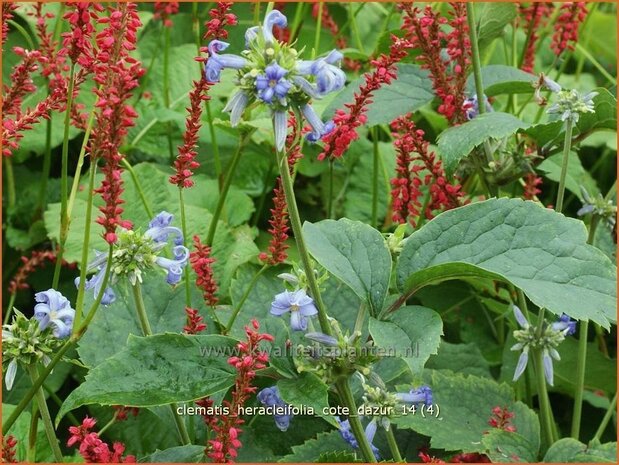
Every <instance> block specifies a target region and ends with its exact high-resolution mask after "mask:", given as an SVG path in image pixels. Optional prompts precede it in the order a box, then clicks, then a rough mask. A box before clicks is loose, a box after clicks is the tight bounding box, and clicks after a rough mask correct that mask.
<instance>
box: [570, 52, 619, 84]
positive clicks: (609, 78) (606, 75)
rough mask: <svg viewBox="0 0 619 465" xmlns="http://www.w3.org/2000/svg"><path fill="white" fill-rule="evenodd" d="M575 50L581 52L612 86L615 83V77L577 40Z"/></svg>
mask: <svg viewBox="0 0 619 465" xmlns="http://www.w3.org/2000/svg"><path fill="white" fill-rule="evenodd" d="M576 50H578V51H579V52H580V53H582V54H583V56H584V57H585V58H587V60H589V61H590V62H591V64H592V65H593V66H595V68H596V69H597V70H598V71H599V72H600V74H601V75H602V76H604V78H606V80H607V81H608V82H610V83H611V84H612V85H613V86H616V85H617V79H616V78H614V77H613V76H612V75H611V74H610V73H609V72H608V71H606V69H605V68H604V67H603V66H602V65H601V64H600V62H599V61H597V60H596V59H595V57H594V56H593V55H592V54H591V53H590V52H589V51H588V50H587V49H586V48H585V47H584V46H582V45H581V44H579V43H578V42H576Z"/></svg>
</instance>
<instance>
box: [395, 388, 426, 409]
mask: <svg viewBox="0 0 619 465" xmlns="http://www.w3.org/2000/svg"><path fill="white" fill-rule="evenodd" d="M395 397H396V399H398V400H399V401H400V402H405V403H407V404H424V405H426V407H429V406H431V405H432V388H430V386H421V387H418V388H417V389H411V390H410V391H409V392H407V393H401V392H399V393H397V394H395Z"/></svg>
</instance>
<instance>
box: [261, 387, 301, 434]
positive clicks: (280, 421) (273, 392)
mask: <svg viewBox="0 0 619 465" xmlns="http://www.w3.org/2000/svg"><path fill="white" fill-rule="evenodd" d="M257 397H258V400H259V401H260V402H261V403H262V405H264V406H265V407H286V406H287V405H288V404H286V402H284V400H283V399H282V398H281V396H280V395H279V389H278V388H277V386H274V387H268V388H265V389H263V390H262V391H260V392H259V393H258V396H257ZM292 417H293V415H292V414H278V413H275V414H273V418H274V419H275V424H276V425H277V427H278V428H279V429H280V430H281V431H286V430H287V429H288V427H289V426H290V420H292Z"/></svg>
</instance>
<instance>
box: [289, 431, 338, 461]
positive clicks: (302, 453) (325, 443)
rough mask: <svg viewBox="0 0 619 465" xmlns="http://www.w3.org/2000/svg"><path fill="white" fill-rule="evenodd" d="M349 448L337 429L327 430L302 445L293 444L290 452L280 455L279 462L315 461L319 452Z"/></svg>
mask: <svg viewBox="0 0 619 465" xmlns="http://www.w3.org/2000/svg"><path fill="white" fill-rule="evenodd" d="M349 450H350V446H348V445H347V444H346V442H344V440H343V439H342V436H341V434H340V432H339V431H329V432H327V433H321V434H319V435H318V436H316V438H313V439H309V440H308V441H306V442H305V443H304V444H302V445H299V446H293V447H292V453H291V454H289V455H286V456H285V457H282V458H281V459H280V460H279V462H296V463H309V462H315V461H316V460H317V459H318V457H320V455H321V454H324V453H330V452H335V451H349Z"/></svg>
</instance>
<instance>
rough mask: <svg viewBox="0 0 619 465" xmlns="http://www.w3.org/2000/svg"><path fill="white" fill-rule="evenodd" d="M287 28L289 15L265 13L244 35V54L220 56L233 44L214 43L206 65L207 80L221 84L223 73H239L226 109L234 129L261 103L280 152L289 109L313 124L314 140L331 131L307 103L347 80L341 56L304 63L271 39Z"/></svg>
mask: <svg viewBox="0 0 619 465" xmlns="http://www.w3.org/2000/svg"><path fill="white" fill-rule="evenodd" d="M286 25H287V19H286V17H285V16H284V15H283V14H282V13H281V12H279V11H278V10H273V11H271V12H269V13H268V14H267V16H266V18H265V20H264V24H263V25H262V26H254V27H251V28H249V29H248V30H247V31H246V33H245V46H246V49H245V50H244V51H242V52H241V54H240V55H233V54H227V53H222V52H223V51H224V50H226V49H227V48H228V46H229V44H228V43H227V42H223V41H221V40H213V41H211V42H210V43H209V45H208V52H209V58H208V60H207V61H206V65H205V77H206V80H207V81H209V82H219V81H220V78H221V72H222V71H223V70H224V69H234V70H237V71H238V74H237V82H236V84H237V86H238V88H239V90H238V91H237V92H236V93H235V94H234V95H233V96H232V97H231V98H230V99H229V101H228V104H227V105H226V107H225V108H224V111H226V112H229V113H230V122H231V124H232V126H236V125H238V123H239V121H240V120H241V118H242V116H243V113H244V111H245V109H246V108H247V107H248V106H250V105H254V104H256V103H258V104H264V105H267V106H268V107H269V108H270V110H271V113H272V117H273V125H274V131H275V145H276V148H277V150H279V151H281V150H283V149H284V146H285V143H286V132H287V119H288V118H287V115H288V112H289V111H290V110H293V111H295V112H296V113H300V114H302V115H303V117H304V118H305V119H306V121H307V122H308V123H309V125H310V127H311V132H310V133H309V134H308V135H307V136H306V138H307V140H308V141H310V142H316V141H318V140H320V139H322V138H323V137H324V136H326V135H327V134H329V133H330V132H331V131H333V129H334V124H333V122H332V121H329V122H327V123H324V122H323V121H322V120H321V119H320V117H319V116H318V115H317V114H316V112H315V111H314V109H313V108H312V106H311V105H310V103H309V102H310V100H311V99H320V98H322V97H323V96H325V95H327V94H329V93H331V92H335V91H337V90H339V89H341V88H342V87H343V86H344V84H345V82H346V75H345V74H344V72H343V71H342V70H341V69H340V68H339V67H338V66H337V64H339V63H340V62H341V60H342V58H343V55H342V54H341V53H340V52H338V51H337V50H332V51H331V52H330V53H328V54H327V55H326V56H323V57H319V58H317V59H316V60H300V59H299V53H298V52H297V51H296V50H295V49H294V48H292V47H291V46H290V45H289V44H287V43H283V42H280V41H278V40H277V39H276V38H275V36H274V35H273V28H274V27H276V26H277V27H285V26H286Z"/></svg>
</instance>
